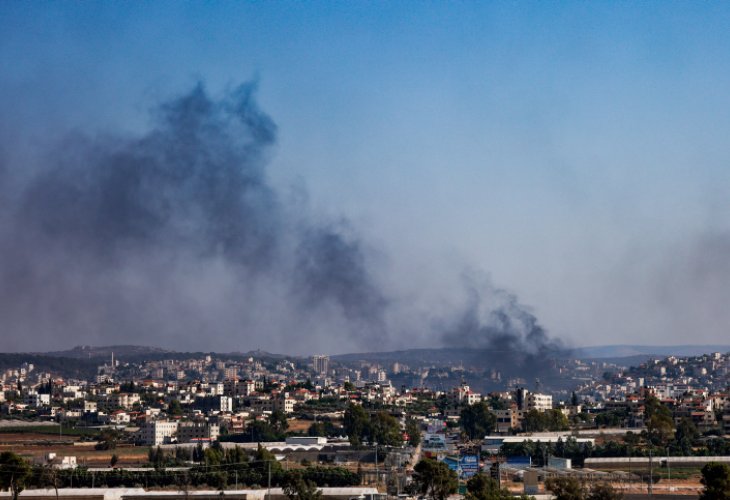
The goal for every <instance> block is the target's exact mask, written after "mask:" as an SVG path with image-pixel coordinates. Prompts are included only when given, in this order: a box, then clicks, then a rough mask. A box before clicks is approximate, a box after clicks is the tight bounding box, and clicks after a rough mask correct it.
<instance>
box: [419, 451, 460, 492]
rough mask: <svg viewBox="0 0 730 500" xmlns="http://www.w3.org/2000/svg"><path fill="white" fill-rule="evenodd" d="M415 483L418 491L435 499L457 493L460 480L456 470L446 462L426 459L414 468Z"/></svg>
mask: <svg viewBox="0 0 730 500" xmlns="http://www.w3.org/2000/svg"><path fill="white" fill-rule="evenodd" d="M413 485H414V488H415V490H416V492H417V493H420V494H421V495H425V496H427V497H429V498H433V499H434V500H444V499H445V498H446V497H448V496H449V495H451V494H452V493H456V490H457V488H458V486H459V480H458V478H457V476H456V472H454V471H452V470H451V469H449V466H448V465H446V464H445V463H444V462H437V461H436V460H431V459H425V460H421V461H420V462H418V463H417V464H416V466H415V467H414V469H413Z"/></svg>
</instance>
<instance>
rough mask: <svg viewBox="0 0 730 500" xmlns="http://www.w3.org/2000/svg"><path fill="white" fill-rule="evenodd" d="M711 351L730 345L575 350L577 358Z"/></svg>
mask: <svg viewBox="0 0 730 500" xmlns="http://www.w3.org/2000/svg"><path fill="white" fill-rule="evenodd" d="M711 352H722V353H726V352H730V345H718V344H711V345H689V344H688V345H668V346H656V345H629V344H624V345H603V346H592V347H581V348H578V349H574V350H573V357H576V358H581V359H582V358H626V357H629V356H647V357H649V356H700V355H702V354H709V353H711Z"/></svg>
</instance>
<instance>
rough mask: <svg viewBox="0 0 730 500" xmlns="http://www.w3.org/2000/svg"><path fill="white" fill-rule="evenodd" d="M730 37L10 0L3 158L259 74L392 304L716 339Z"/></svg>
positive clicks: (563, 331) (635, 337)
mask: <svg viewBox="0 0 730 500" xmlns="http://www.w3.org/2000/svg"><path fill="white" fill-rule="evenodd" d="M728 26H730V5H728V4H727V3H721V2H717V3H708V2H704V3H700V2H144V3H143V2H137V3H135V2H30V3H28V2H10V1H7V2H3V3H2V5H0V61H2V64H0V105H1V106H2V109H3V116H4V119H3V120H2V122H1V123H0V138H1V139H2V142H0V147H1V148H2V149H0V155H3V156H2V157H4V158H5V161H6V164H7V165H11V167H12V168H13V169H18V168H19V167H18V165H26V164H27V165H33V164H34V162H33V161H30V160H29V159H30V158H33V157H35V155H37V154H38V151H42V150H45V149H46V148H48V147H50V146H49V145H50V144H53V143H56V142H57V141H59V140H62V138H63V137H64V136H65V135H66V134H69V133H74V132H75V131H82V132H84V133H87V134H88V133H92V134H96V133H99V134H105V133H112V132H113V133H117V131H123V132H124V133H127V134H137V133H140V131H143V130H145V129H146V128H147V127H149V124H150V122H149V113H148V110H149V109H150V108H152V107H154V105H155V104H156V103H157V102H159V101H160V100H164V99H166V98H167V97H168V96H170V95H176V94H181V93H184V92H185V91H187V90H188V89H189V88H190V87H192V86H193V85H194V84H195V82H197V81H203V82H204V83H205V86H206V88H208V89H209V90H210V92H211V93H213V94H216V93H220V92H223V91H224V90H225V89H226V88H230V87H232V86H235V85H237V84H238V83H240V82H242V81H247V80H251V79H257V80H258V82H259V90H258V99H259V102H260V106H261V108H262V109H264V110H265V111H266V112H267V113H268V114H269V115H270V116H271V117H272V118H273V119H274V120H275V122H276V123H277V125H278V129H279V139H278V144H277V146H276V147H275V149H274V151H273V152H272V157H271V161H270V163H269V165H268V167H267V169H268V170H267V171H268V175H269V177H270V179H271V180H272V182H273V183H274V185H275V186H277V188H279V189H281V190H282V192H283V193H294V194H292V196H295V195H296V193H297V192H298V190H299V189H302V188H304V189H306V192H307V193H308V194H307V198H308V200H309V201H308V203H309V204H310V205H311V209H312V211H313V212H314V213H316V214H318V216H321V217H323V218H332V219H336V218H338V217H346V218H347V219H349V220H350V221H351V224H352V226H353V227H355V228H356V229H357V231H358V232H359V233H360V234H362V239H363V241H365V242H367V249H368V252H370V258H371V259H373V261H374V262H376V264H377V265H376V266H375V268H376V269H378V270H379V271H377V272H378V273H379V275H378V279H379V280H381V281H382V282H384V283H385V284H386V285H385V286H387V288H388V290H390V292H391V293H392V295H393V296H396V297H398V300H401V301H408V300H410V298H412V297H415V296H416V295H418V296H419V297H421V296H425V297H427V298H425V299H423V304H432V303H440V304H443V303H446V304H448V303H449V301H450V300H451V297H453V296H455V295H458V294H459V292H458V290H459V289H460V283H459V280H460V278H459V277H460V276H461V275H463V273H464V272H465V270H468V271H467V272H484V273H486V274H488V275H489V276H490V277H491V280H492V281H493V283H494V284H495V285H496V286H498V287H503V288H505V289H507V290H509V291H511V292H514V293H515V294H517V295H518V296H519V297H520V300H521V302H522V303H524V304H526V305H528V306H530V307H531V308H532V310H533V312H534V313H535V314H536V315H537V316H538V318H539V319H540V322H541V323H542V324H543V325H544V326H545V327H546V328H547V329H548V331H549V332H550V333H551V334H552V335H554V336H558V337H561V338H564V339H566V341H568V342H569V343H573V344H576V345H586V344H612V343H656V344H671V343H717V342H723V341H724V340H725V339H726V338H727V332H728V327H730V310H729V309H728V308H727V307H726V300H727V297H728V296H730V295H729V294H728V293H729V292H730V232H729V231H730V205H729V204H728V200H729V199H730V196H729V195H730V164H729V160H730V141H728V140H727V137H728V136H730V93H728V92H727V89H728V88H730V30H728V29H727V27H728ZM28 168H32V167H28ZM285 196H286V195H285ZM477 270H478V271H477ZM414 300H415V299H414ZM418 300H421V299H418ZM419 307H424V308H427V307H430V306H427V305H422V306H415V307H414V309H415V310H416V311H417V310H418V308H419ZM414 314H415V313H414ZM423 342H424V343H428V340H427V339H424V340H423Z"/></svg>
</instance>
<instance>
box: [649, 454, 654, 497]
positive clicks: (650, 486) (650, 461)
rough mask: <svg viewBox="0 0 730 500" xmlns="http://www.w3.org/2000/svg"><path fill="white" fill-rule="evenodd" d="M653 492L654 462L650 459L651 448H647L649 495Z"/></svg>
mask: <svg viewBox="0 0 730 500" xmlns="http://www.w3.org/2000/svg"><path fill="white" fill-rule="evenodd" d="M653 494H654V462H653V461H652V455H651V448H649V495H653Z"/></svg>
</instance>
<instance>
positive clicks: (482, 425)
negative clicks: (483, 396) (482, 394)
mask: <svg viewBox="0 0 730 500" xmlns="http://www.w3.org/2000/svg"><path fill="white" fill-rule="evenodd" d="M460 423H461V429H462V431H463V433H464V435H465V436H466V437H467V438H469V439H482V438H483V437H484V436H486V435H487V434H491V433H492V431H493V430H494V428H495V427H496V425H497V417H495V416H494V413H492V412H491V411H490V410H489V406H488V405H487V403H485V402H483V401H482V402H479V403H475V404H473V405H467V406H465V407H464V408H463V409H462V410H461V419H460Z"/></svg>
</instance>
